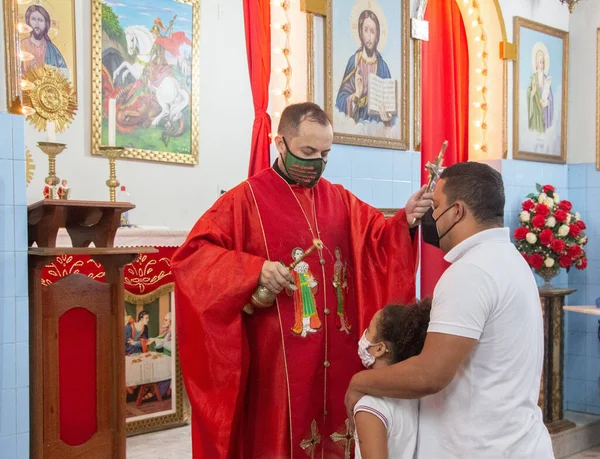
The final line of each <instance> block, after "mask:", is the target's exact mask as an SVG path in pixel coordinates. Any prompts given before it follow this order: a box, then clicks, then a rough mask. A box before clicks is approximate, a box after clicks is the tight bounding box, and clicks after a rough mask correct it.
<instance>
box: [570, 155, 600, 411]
mask: <svg viewBox="0 0 600 459" xmlns="http://www.w3.org/2000/svg"><path fill="white" fill-rule="evenodd" d="M568 175H569V200H570V201H571V202H572V203H573V208H574V209H576V210H578V211H579V213H580V214H581V216H582V219H583V220H584V222H585V223H586V225H587V230H586V233H587V235H588V237H589V243H588V245H587V246H586V253H587V257H588V267H587V269H586V270H584V271H577V270H572V271H571V272H570V273H569V286H570V287H571V288H573V289H577V292H575V293H573V294H572V295H570V296H569V297H568V298H567V300H568V303H569V304H575V305H588V306H592V305H594V304H595V302H596V298H599V297H600V172H599V171H596V168H595V165H594V164H572V165H569V166H568ZM566 316H567V320H566V347H565V351H566V370H565V374H566V377H567V381H566V399H567V400H566V401H567V408H568V409H570V410H575V411H586V412H588V413H593V414H600V386H599V384H600V341H599V340H598V320H597V318H596V317H595V316H588V315H583V314H578V313H572V312H570V313H567V315H566Z"/></svg>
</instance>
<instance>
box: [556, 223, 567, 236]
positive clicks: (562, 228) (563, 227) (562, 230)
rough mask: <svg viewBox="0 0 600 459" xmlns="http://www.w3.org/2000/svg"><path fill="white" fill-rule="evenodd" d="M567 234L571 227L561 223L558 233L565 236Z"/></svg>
mask: <svg viewBox="0 0 600 459" xmlns="http://www.w3.org/2000/svg"><path fill="white" fill-rule="evenodd" d="M567 234H569V227H568V226H567V225H561V226H560V228H558V235H559V236H561V237H565V236H566V235H567Z"/></svg>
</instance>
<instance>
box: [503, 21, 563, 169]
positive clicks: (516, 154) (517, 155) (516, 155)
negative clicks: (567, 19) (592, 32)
mask: <svg viewBox="0 0 600 459" xmlns="http://www.w3.org/2000/svg"><path fill="white" fill-rule="evenodd" d="M514 24H515V25H514V40H515V45H516V47H517V60H516V61H515V65H514V74H513V75H514V76H513V82H514V83H513V159H522V160H526V161H541V162H547V163H559V164H565V163H566V162H567V120H568V106H569V96H568V86H569V32H565V31H564V30H560V29H555V28H554V27H550V26H547V25H544V24H540V23H539V22H534V21H530V20H529V19H524V18H520V17H515V22H514ZM521 27H525V28H527V29H531V30H535V31H537V32H540V33H543V34H546V35H551V36H553V37H557V38H560V39H562V40H563V58H562V65H563V80H562V111H561V116H562V120H561V121H562V125H561V153H560V156H552V155H544V154H540V153H533V152H529V151H520V150H519V103H520V101H519V71H520V52H521V49H520V47H521Z"/></svg>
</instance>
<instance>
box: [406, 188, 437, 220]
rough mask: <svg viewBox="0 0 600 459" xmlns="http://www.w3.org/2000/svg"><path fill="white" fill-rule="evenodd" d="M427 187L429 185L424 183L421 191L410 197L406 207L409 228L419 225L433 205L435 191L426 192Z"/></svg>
mask: <svg viewBox="0 0 600 459" xmlns="http://www.w3.org/2000/svg"><path fill="white" fill-rule="evenodd" d="M426 189H427V185H423V186H422V187H421V189H420V190H419V191H417V192H416V193H415V194H413V195H412V196H411V197H410V198H409V199H408V202H407V203H406V206H405V207H404V212H405V213H406V221H407V222H408V226H409V228H414V227H415V226H418V224H419V221H420V220H421V218H422V217H423V215H425V214H426V213H427V211H428V210H429V209H430V208H431V207H432V206H433V193H431V192H429V193H425V190H426Z"/></svg>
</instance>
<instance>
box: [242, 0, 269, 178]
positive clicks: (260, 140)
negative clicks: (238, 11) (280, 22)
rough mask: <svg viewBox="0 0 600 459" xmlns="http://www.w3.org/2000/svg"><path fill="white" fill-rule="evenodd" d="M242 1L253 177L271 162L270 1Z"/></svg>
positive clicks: (250, 171)
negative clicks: (250, 102)
mask: <svg viewBox="0 0 600 459" xmlns="http://www.w3.org/2000/svg"><path fill="white" fill-rule="evenodd" d="M243 2H244V25H245V29H246V53H247V55H248V71H249V73H250V87H251V89H252V99H253V101H254V126H253V127H252V144H251V148H250V166H249V167H248V177H252V176H253V175H254V174H257V173H258V172H260V171H261V170H263V169H266V168H267V167H269V166H270V159H269V144H270V139H269V134H270V133H271V118H270V117H269V114H268V113H267V107H268V105H269V80H270V78H271V3H270V0H243Z"/></svg>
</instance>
